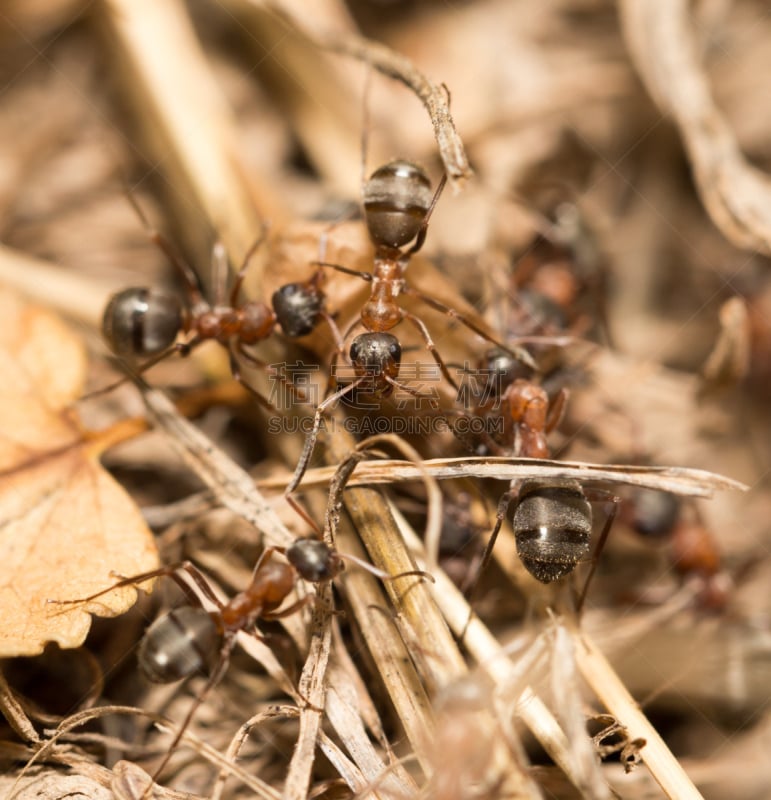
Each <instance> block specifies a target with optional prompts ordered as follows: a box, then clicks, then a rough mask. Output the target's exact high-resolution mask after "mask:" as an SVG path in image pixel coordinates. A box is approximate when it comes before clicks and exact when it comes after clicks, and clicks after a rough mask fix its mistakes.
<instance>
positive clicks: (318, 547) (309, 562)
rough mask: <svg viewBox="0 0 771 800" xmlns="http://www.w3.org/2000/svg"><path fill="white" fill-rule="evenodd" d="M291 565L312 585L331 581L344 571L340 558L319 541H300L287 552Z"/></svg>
mask: <svg viewBox="0 0 771 800" xmlns="http://www.w3.org/2000/svg"><path fill="white" fill-rule="evenodd" d="M286 557H287V560H288V561H289V563H290V564H291V565H292V566H293V567H294V568H295V569H296V570H297V572H298V573H299V575H300V576H301V577H302V578H304V579H305V580H306V581H310V582H311V583H319V582H321V581H331V580H332V579H333V578H334V577H335V576H337V575H339V574H340V572H341V571H342V569H343V567H344V564H343V562H342V560H341V559H340V556H339V555H338V554H337V553H336V552H335V551H334V550H333V549H332V548H331V547H329V546H328V545H326V544H325V543H324V542H322V541H320V540H319V539H298V540H297V541H296V542H295V543H294V544H293V545H292V546H291V547H290V548H289V549H288V550H287V551H286Z"/></svg>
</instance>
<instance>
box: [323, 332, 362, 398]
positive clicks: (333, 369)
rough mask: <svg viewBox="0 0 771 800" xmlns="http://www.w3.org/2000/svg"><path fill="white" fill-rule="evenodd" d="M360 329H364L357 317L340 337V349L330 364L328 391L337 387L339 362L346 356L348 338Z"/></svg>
mask: <svg viewBox="0 0 771 800" xmlns="http://www.w3.org/2000/svg"><path fill="white" fill-rule="evenodd" d="M359 327H362V328H363V327H364V325H363V323H362V321H361V318H360V317H357V318H356V319H355V320H354V321H353V322H352V323H351V324H350V325H349V326H348V327H347V328H346V330H345V332H344V333H343V334H342V335H341V337H340V347H339V349H337V350H335V354H334V355H333V356H332V360H331V361H330V363H329V383H328V384H327V387H328V388H327V391H331V390H332V389H333V388H334V387H335V386H337V361H338V359H339V358H340V357H341V356H342V357H344V356H345V342H346V340H347V339H348V337H349V336H350V335H351V334H352V333H353V332H354V331H355V330H356V329H357V328H359Z"/></svg>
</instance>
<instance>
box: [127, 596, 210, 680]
mask: <svg viewBox="0 0 771 800" xmlns="http://www.w3.org/2000/svg"><path fill="white" fill-rule="evenodd" d="M223 639H224V637H223V633H222V631H221V630H220V628H219V627H218V626H217V623H216V621H215V618H214V617H213V616H212V615H211V614H210V613H209V612H207V611H205V610H204V609H202V608H197V607H195V606H181V607H180V608H176V609H174V610H173V611H170V612H169V613H168V614H164V616H162V617H159V618H158V619H157V620H155V622H153V624H152V625H151V626H150V627H149V628H148V629H147V630H146V631H145V635H144V637H143V638H142V641H141V643H140V645H139V653H138V656H137V661H138V663H139V668H140V669H141V670H142V673H143V674H144V676H145V677H146V678H147V679H148V680H149V681H152V682H153V683H173V682H174V681H179V680H182V678H187V677H189V676H190V675H193V674H195V673H197V672H199V673H203V674H204V675H210V674H211V672H212V670H213V669H214V667H215V666H216V665H217V662H218V660H219V657H220V649H221V647H222V643H223Z"/></svg>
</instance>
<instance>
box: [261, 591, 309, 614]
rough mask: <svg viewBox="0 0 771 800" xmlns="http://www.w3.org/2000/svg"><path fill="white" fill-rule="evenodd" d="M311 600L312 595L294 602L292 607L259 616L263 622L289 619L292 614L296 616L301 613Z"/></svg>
mask: <svg viewBox="0 0 771 800" xmlns="http://www.w3.org/2000/svg"><path fill="white" fill-rule="evenodd" d="M312 600H313V597H312V595H309V594H308V595H306V596H305V597H303V598H302V599H300V600H297V601H295V602H294V603H292V605H290V606H287V607H286V608H281V609H279V610H278V611H271V612H269V613H267V614H261V615H260V617H261V619H264V620H268V621H271V620H274V619H283V618H284V617H291V616H292V614H296V613H297V612H298V611H301V610H302V609H303V608H305V606H307V605H308V603H310V602H311V601H312Z"/></svg>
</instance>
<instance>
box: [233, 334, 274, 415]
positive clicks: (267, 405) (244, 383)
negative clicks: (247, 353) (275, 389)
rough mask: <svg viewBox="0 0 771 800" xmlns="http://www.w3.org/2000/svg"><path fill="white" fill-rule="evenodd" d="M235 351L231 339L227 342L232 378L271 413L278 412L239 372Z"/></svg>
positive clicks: (239, 367) (239, 366)
mask: <svg viewBox="0 0 771 800" xmlns="http://www.w3.org/2000/svg"><path fill="white" fill-rule="evenodd" d="M236 353H237V351H236V350H235V348H234V345H233V342H232V341H231V342H230V344H228V356H229V357H230V372H231V373H232V375H233V378H234V379H235V380H237V381H238V382H239V383H240V384H241V386H243V387H244V389H246V391H247V392H249V394H251V395H252V397H254V399H255V400H257V402H258V403H259V404H260V405H261V406H262V407H263V408H264V409H265V410H266V411H270V412H271V413H272V414H278V413H280V412H279V410H278V409H277V408H276V407H275V406H274V405H273V403H271V402H270V400H268V399H267V398H266V397H263V396H262V395H261V394H260V392H258V391H257V390H256V389H255V388H254V386H251V385H250V384H249V383H248V381H247V380H246V378H244V376H243V375H242V374H241V365H240V364H239V363H238V357H237V355H236Z"/></svg>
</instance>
